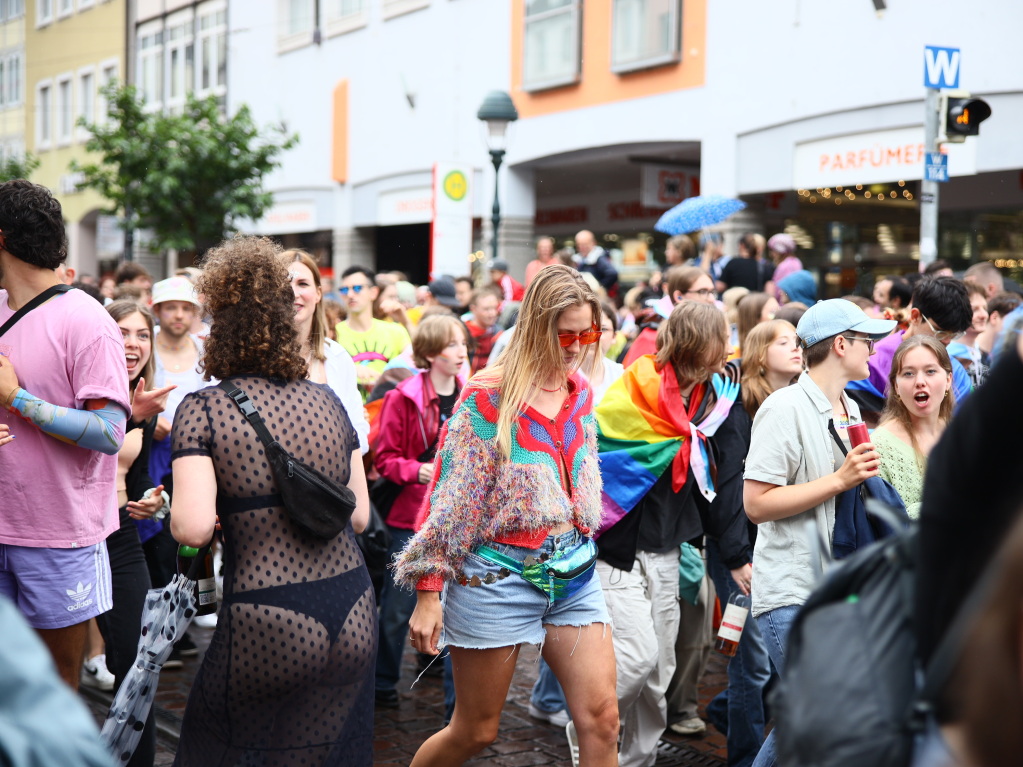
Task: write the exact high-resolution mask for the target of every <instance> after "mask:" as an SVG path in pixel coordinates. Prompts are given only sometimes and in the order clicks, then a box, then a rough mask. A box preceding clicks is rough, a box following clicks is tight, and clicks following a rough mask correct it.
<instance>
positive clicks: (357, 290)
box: [337, 285, 371, 296]
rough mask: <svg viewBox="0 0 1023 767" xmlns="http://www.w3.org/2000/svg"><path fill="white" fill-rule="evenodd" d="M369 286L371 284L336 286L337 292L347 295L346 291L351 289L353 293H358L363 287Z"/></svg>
mask: <svg viewBox="0 0 1023 767" xmlns="http://www.w3.org/2000/svg"><path fill="white" fill-rule="evenodd" d="M369 287H371V286H370V285H352V286H351V287H350V288H349V287H347V286H345V287H343V288H338V289H337V292H338V293H340V294H341V295H342V296H347V295H348V291H353V292H354V293H356V294H359V293H361V292H362V289H363V288H369Z"/></svg>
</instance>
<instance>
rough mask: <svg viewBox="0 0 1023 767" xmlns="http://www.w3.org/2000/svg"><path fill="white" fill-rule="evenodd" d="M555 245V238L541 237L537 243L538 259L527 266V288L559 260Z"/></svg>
mask: <svg viewBox="0 0 1023 767" xmlns="http://www.w3.org/2000/svg"><path fill="white" fill-rule="evenodd" d="M554 251H555V243H554V238H553V237H541V238H540V239H538V240H537V241H536V258H534V259H533V260H532V261H530V262H529V263H528V264H526V287H527V288H528V287H529V283H531V282H532V281H533V278H534V277H536V273H537V272H538V271H540V270H541V269H543V268H544V267H545V266H547V264H553V263H556V261H557V259H556V258H555V257H554ZM469 290H472V283H471V281H470V286H469Z"/></svg>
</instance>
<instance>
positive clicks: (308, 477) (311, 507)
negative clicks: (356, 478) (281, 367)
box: [217, 380, 355, 540]
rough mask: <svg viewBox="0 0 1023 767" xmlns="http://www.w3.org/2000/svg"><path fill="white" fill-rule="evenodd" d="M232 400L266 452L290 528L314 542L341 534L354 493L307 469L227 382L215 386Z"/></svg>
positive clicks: (350, 513) (247, 398)
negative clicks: (315, 539)
mask: <svg viewBox="0 0 1023 767" xmlns="http://www.w3.org/2000/svg"><path fill="white" fill-rule="evenodd" d="M217 385H218V386H219V387H220V388H221V389H223V390H224V392H225V393H226V394H227V396H228V397H230V398H231V399H233V400H234V403H235V404H236V405H237V406H238V409H239V410H241V411H242V415H244V416H245V418H246V419H248V422H249V423H250V424H251V425H252V428H253V429H255V430H256V435H257V436H258V437H259V440H260V442H262V443H263V447H264V448H265V450H266V457H267V459H268V460H269V462H270V470H271V471H272V472H273V475H274V480H276V482H277V489H278V491H279V492H280V495H281V499H282V501H283V502H284V508H285V509H286V510H287V512H288V517H289V518H290V519H291V522H292V524H294V525H295V527H297V528H298V529H299V530H301V531H302V532H304V533H306V534H307V535H309V536H311V537H313V538H319V539H321V540H330V539H332V538H336V537H337V536H338V535H340V534H341V531H342V530H344V529H345V526H346V525H347V524H348V520H350V519H351V518H352V512H354V511H355V493H353V492H352V491H351V490H350V489H348V488H347V487H345V486H344V485H337V484H335V483H334V482H333V481H332V480H330V479H328V478H327V477H326V476H324V475H323V474H322V473H321V472H319V471H317V470H316V469H314V468H313V467H312V466H306V465H305V464H304V463H302V462H301V461H300V460H298V459H297V458H295V457H294V456H292V455H291V454H290V453H289V452H288V451H287V450H285V449H284V447H282V446H281V444H280V443H279V442H278V441H277V440H275V439H274V438H273V437H272V436H271V435H270V432H269V430H268V429H267V428H266V422H265V421H264V420H263V418H262V416H260V414H259V411H258V410H256V407H255V405H253V404H252V401H251V400H250V399H249V397H248V395H247V394H246V393H245V392H243V391H242V390H241V389H239V388H238V387H237V386H235V385H234V384H233V383H231V381H230V380H227V381H221V382H220V383H219V384H217Z"/></svg>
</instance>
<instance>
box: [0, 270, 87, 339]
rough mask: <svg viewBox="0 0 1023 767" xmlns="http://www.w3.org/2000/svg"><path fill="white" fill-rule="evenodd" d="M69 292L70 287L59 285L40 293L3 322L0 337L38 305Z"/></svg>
mask: <svg viewBox="0 0 1023 767" xmlns="http://www.w3.org/2000/svg"><path fill="white" fill-rule="evenodd" d="M69 290H71V286H70V285H65V284H63V283H61V284H60V285H53V286H51V287H49V288H47V289H46V290H44V291H43V292H42V293H40V294H39V295H38V296H36V297H35V298H33V299H32V300H31V301H29V302H28V303H27V304H25V305H24V306H23V307H21V308H20V309H18V311H16V312H15V313H14V314H13V315H12V316H11V317H9V318H8V319H7V322H5V323H4V324H3V327H0V336H2V335H3V334H4V333H6V332H7V331H8V330H10V329H11V328H13V327H14V324H15V323H16V322H17V321H18V320H20V319H21V318H22V317H24V316H25V315H26V314H28V313H29V312H30V311H32V310H33V309H35V308H36V307H37V306H39V305H40V304H44V303H46V302H47V301H49V300H50V299H51V298H53V297H54V296H59V295H60V294H61V293H67V292H68V291H69Z"/></svg>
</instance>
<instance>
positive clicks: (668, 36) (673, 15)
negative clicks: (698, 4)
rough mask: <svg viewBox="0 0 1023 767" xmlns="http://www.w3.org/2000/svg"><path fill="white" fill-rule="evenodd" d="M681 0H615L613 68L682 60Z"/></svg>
mask: <svg viewBox="0 0 1023 767" xmlns="http://www.w3.org/2000/svg"><path fill="white" fill-rule="evenodd" d="M681 6H682V2H681V0H614V11H613V17H612V31H611V38H612V42H611V70H612V71H614V72H628V71H630V70H634V69H644V68H647V67H653V66H657V65H659V64H667V63H671V62H675V61H678V60H679V41H680V38H681V34H680V32H681V26H682V8H681Z"/></svg>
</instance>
